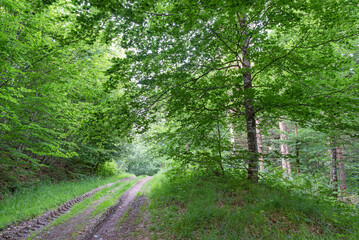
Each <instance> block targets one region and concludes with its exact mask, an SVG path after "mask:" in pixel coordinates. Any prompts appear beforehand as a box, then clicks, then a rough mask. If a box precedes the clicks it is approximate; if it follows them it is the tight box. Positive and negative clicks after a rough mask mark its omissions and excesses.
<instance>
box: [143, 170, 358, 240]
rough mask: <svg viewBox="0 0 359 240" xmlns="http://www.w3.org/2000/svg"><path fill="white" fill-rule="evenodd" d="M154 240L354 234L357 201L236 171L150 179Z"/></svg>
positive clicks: (339, 236)
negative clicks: (243, 175) (307, 191)
mask: <svg viewBox="0 0 359 240" xmlns="http://www.w3.org/2000/svg"><path fill="white" fill-rule="evenodd" d="M150 199H151V203H150V206H149V211H150V216H151V221H152V222H151V230H152V234H153V238H154V239H358V238H359V230H358V229H359V218H358V209H357V208H356V206H355V205H348V204H345V203H338V202H336V201H333V200H330V199H329V198H322V196H309V195H302V194H299V193H296V192H295V189H292V190H290V189H288V188H286V187H284V186H283V185H282V186H277V187H273V186H271V185H268V183H267V182H265V181H262V182H260V183H258V184H253V183H251V182H249V181H248V180H246V179H243V178H239V177H238V176H237V177H235V176H232V175H228V176H226V177H220V178H215V177H209V176H205V175H199V174H198V173H195V172H191V171H190V172H187V174H186V175H182V176H177V177H176V178H175V177H170V176H168V175H166V174H163V175H158V176H156V177H155V179H154V180H153V182H152V186H151V192H150Z"/></svg>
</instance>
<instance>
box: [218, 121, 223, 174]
mask: <svg viewBox="0 0 359 240" xmlns="http://www.w3.org/2000/svg"><path fill="white" fill-rule="evenodd" d="M217 131H218V157H219V161H218V164H219V166H220V167H221V170H222V175H223V176H224V168H223V164H222V147H221V145H222V144H221V142H222V141H221V140H222V137H221V129H220V127H219V119H218V117H217Z"/></svg>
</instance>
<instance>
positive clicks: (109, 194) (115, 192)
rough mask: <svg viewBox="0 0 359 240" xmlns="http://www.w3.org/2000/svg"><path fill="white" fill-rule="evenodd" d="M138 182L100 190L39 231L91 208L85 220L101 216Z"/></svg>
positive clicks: (122, 183) (115, 185)
mask: <svg viewBox="0 0 359 240" xmlns="http://www.w3.org/2000/svg"><path fill="white" fill-rule="evenodd" d="M139 180H140V178H136V179H133V180H129V181H126V182H119V183H116V184H114V185H112V186H111V187H107V188H104V189H101V190H100V191H98V192H96V193H95V194H93V195H92V196H91V197H89V198H86V199H84V200H83V201H81V202H79V203H78V204H76V205H74V206H73V207H72V208H71V211H69V212H66V213H64V214H62V215H61V216H59V217H58V218H56V219H55V220H54V221H53V222H52V223H50V224H49V225H47V226H46V227H44V228H43V229H42V230H41V232H44V231H45V232H46V231H48V230H49V229H51V228H52V227H54V226H56V225H59V224H61V223H63V222H66V221H68V220H69V219H71V218H73V217H75V216H77V215H79V214H81V213H82V212H84V211H86V209H88V208H89V207H93V210H92V212H91V214H90V215H89V216H88V217H87V218H91V217H94V216H96V215H98V214H103V213H104V212H105V211H106V210H107V208H109V207H111V206H112V205H114V204H116V203H117V201H118V199H119V198H120V196H121V195H122V194H123V193H124V192H126V191H127V190H128V189H130V188H131V187H132V186H133V185H134V184H135V183H136V182H137V181H139ZM104 197H105V199H104V200H103V201H102V202H101V203H99V204H97V205H95V206H93V204H94V203H95V202H96V201H97V200H100V199H101V198H104ZM87 218H86V219H87ZM86 222H87V221H85V222H84V223H83V224H81V225H79V226H78V227H77V228H76V230H75V231H74V233H73V234H74V235H73V236H74V237H75V236H76V232H77V231H78V230H80V229H81V228H83V227H84V226H85V225H86ZM41 232H40V233H36V234H33V235H32V236H31V237H30V239H33V238H34V237H36V236H37V235H39V234H41Z"/></svg>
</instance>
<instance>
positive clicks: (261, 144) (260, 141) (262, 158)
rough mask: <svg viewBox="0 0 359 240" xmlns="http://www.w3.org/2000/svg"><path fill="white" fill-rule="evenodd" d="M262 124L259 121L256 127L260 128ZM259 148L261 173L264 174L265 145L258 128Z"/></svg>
mask: <svg viewBox="0 0 359 240" xmlns="http://www.w3.org/2000/svg"><path fill="white" fill-rule="evenodd" d="M259 123H260V121H259V120H257V122H256V125H257V126H258V125H259ZM256 130H257V146H258V153H259V171H260V172H262V173H263V172H264V157H263V143H262V134H261V130H260V129H259V128H258V127H257V129H256Z"/></svg>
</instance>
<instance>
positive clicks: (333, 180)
mask: <svg viewBox="0 0 359 240" xmlns="http://www.w3.org/2000/svg"><path fill="white" fill-rule="evenodd" d="M330 158H331V164H330V165H331V166H330V184H331V185H332V189H333V195H334V196H337V194H336V192H337V191H338V168H337V148H336V146H335V142H334V141H331V142H330Z"/></svg>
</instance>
